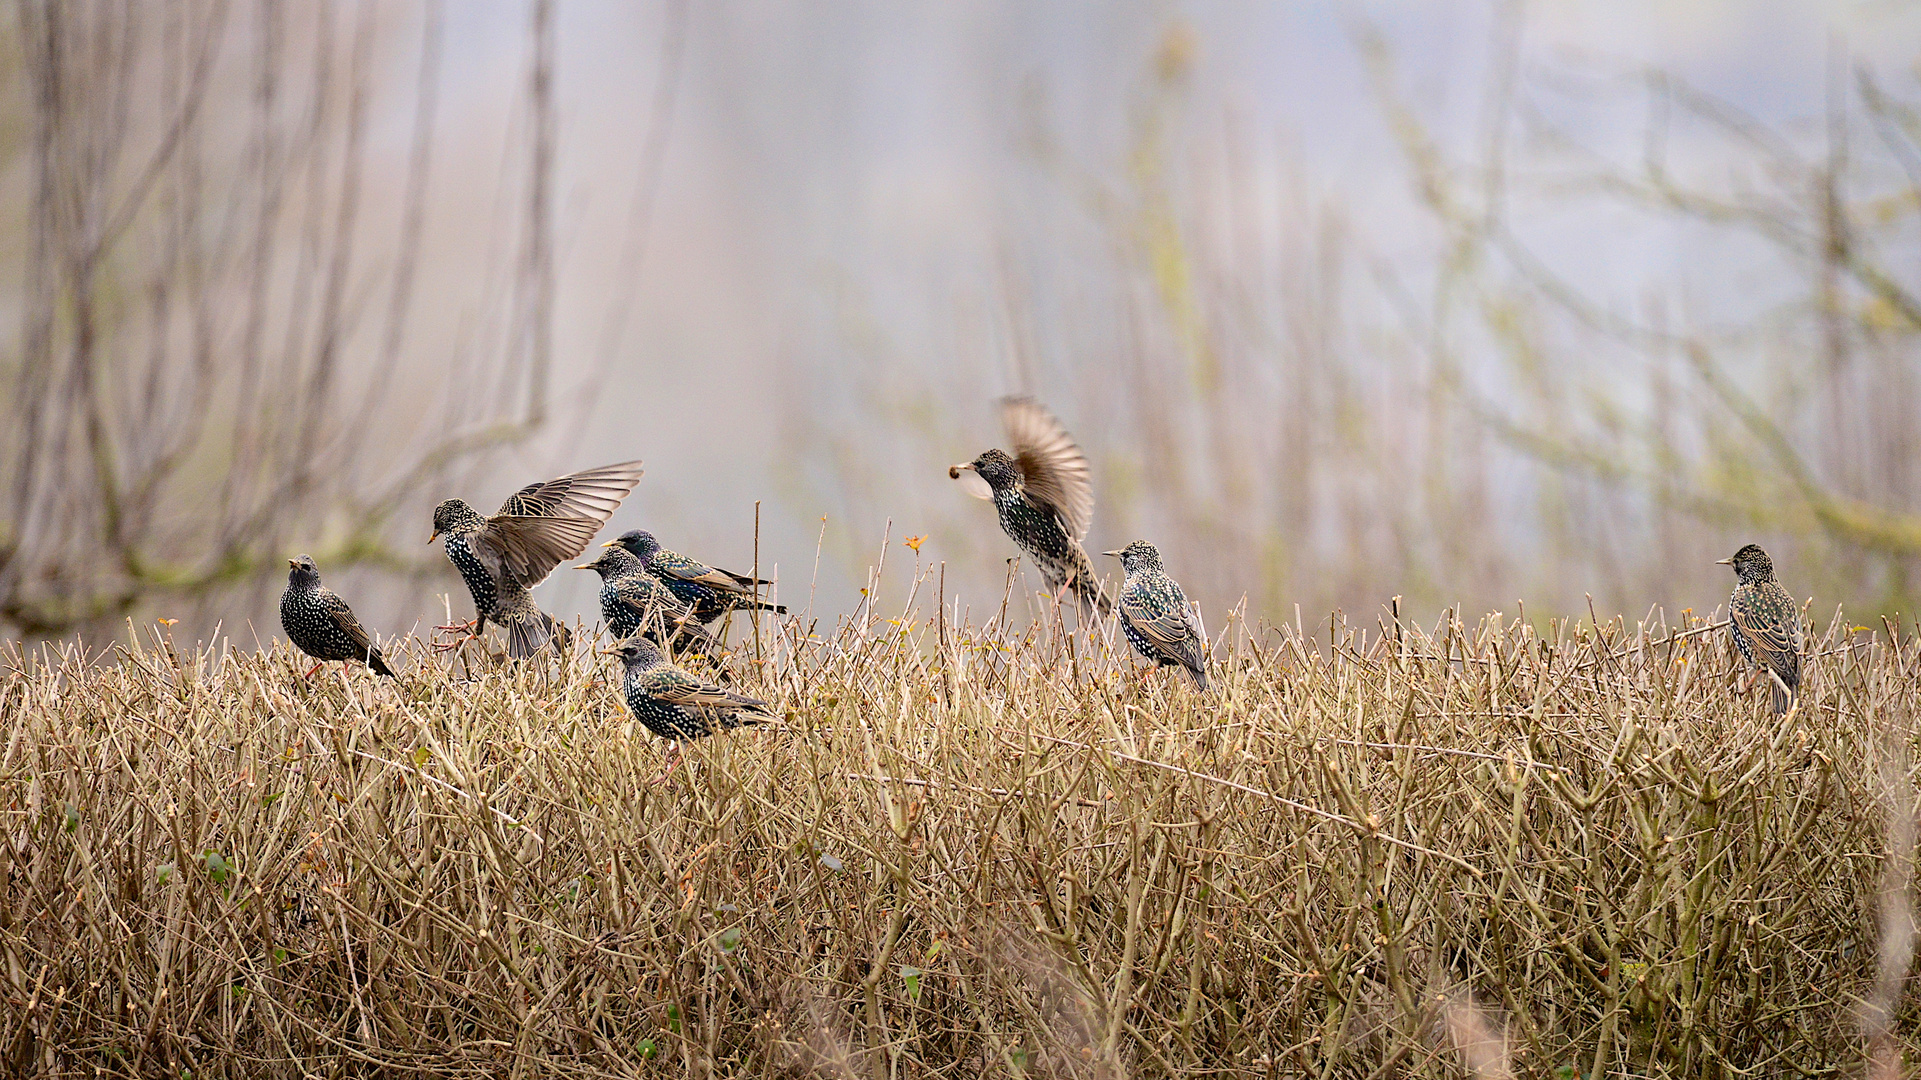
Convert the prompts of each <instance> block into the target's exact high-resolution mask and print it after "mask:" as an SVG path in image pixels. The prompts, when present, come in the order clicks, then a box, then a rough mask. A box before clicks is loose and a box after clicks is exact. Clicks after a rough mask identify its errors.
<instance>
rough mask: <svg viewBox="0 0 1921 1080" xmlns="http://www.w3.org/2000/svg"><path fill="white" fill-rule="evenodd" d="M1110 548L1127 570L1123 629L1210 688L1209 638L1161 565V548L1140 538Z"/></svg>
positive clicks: (1152, 655) (1144, 649)
mask: <svg viewBox="0 0 1921 1080" xmlns="http://www.w3.org/2000/svg"><path fill="white" fill-rule="evenodd" d="M1107 554H1109V555H1112V556H1114V557H1116V558H1118V559H1120V561H1121V568H1122V569H1124V570H1126V571H1127V580H1126V581H1124V582H1123V583H1122V584H1121V593H1120V601H1119V603H1118V605H1117V606H1118V607H1119V608H1120V613H1121V632H1122V633H1123V634H1126V635H1127V640H1128V642H1129V643H1131V644H1132V645H1133V646H1134V651H1135V652H1138V653H1140V654H1141V655H1142V656H1143V657H1145V658H1147V659H1148V660H1151V661H1153V662H1154V663H1155V664H1157V665H1167V666H1179V667H1183V668H1186V669H1187V673H1188V675H1189V676H1190V677H1191V678H1193V680H1194V685H1195V686H1197V687H1199V688H1200V689H1202V690H1205V689H1207V640H1206V638H1204V637H1202V635H1201V629H1200V625H1199V623H1198V622H1197V621H1196V620H1195V618H1194V612H1193V610H1192V609H1191V608H1189V607H1188V605H1187V593H1185V592H1183V591H1182V590H1181V585H1180V582H1178V581H1175V580H1174V579H1173V578H1171V577H1169V576H1168V575H1167V571H1166V570H1165V569H1164V568H1163V567H1162V566H1161V553H1160V551H1159V550H1157V549H1156V548H1155V547H1154V545H1153V544H1150V543H1148V542H1147V541H1145V540H1136V541H1134V542H1133V543H1131V544H1129V545H1127V546H1126V547H1124V548H1122V549H1120V550H1119V551H1110V552H1108V553H1107Z"/></svg>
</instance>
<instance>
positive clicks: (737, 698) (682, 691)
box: [641, 667, 767, 712]
mask: <svg viewBox="0 0 1921 1080" xmlns="http://www.w3.org/2000/svg"><path fill="white" fill-rule="evenodd" d="M641 680H642V682H641V685H642V688H643V689H644V690H645V691H646V692H647V694H648V696H649V697H653V698H656V699H658V700H660V701H664V702H666V703H668V704H669V705H679V706H681V707H683V708H688V709H753V710H755V711H757V712H765V711H766V709H767V703H766V702H764V701H761V700H759V699H757V698H750V697H746V696H744V695H741V694H734V693H729V692H728V691H726V690H723V689H721V688H720V687H718V686H715V685H714V684H713V683H710V682H706V681H703V680H701V679H699V678H696V677H695V676H693V675H689V674H688V673H687V672H685V671H682V670H680V669H679V668H677V667H657V668H655V669H654V670H652V671H649V672H647V673H646V674H645V675H642V676H641Z"/></svg>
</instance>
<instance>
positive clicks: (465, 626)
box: [427, 619, 480, 652]
mask: <svg viewBox="0 0 1921 1080" xmlns="http://www.w3.org/2000/svg"><path fill="white" fill-rule="evenodd" d="M479 621H480V620H479V619H474V620H471V621H469V622H464V623H454V624H452V625H450V626H436V627H434V640H433V641H432V642H430V643H428V646H427V647H428V648H430V649H432V650H433V651H435V652H452V651H454V650H455V649H458V648H460V647H461V646H462V645H465V644H467V643H468V642H469V641H472V640H474V639H475V638H477V637H479V636H480V635H479V634H477V633H475V632H474V626H475V624H477V623H478V622H479ZM461 631H466V634H465V636H462V637H456V638H454V639H453V640H451V641H442V640H440V635H441V634H442V633H454V634H458V633H460V632H461Z"/></svg>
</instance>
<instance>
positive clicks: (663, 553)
mask: <svg viewBox="0 0 1921 1080" xmlns="http://www.w3.org/2000/svg"><path fill="white" fill-rule="evenodd" d="M601 546H602V547H614V546H619V547H623V548H626V549H627V550H628V551H630V552H633V554H634V555H635V556H636V557H638V558H639V559H640V564H641V565H642V566H644V567H646V569H647V572H648V573H650V574H652V575H653V576H655V577H657V578H659V579H660V580H661V582H662V583H664V584H665V585H666V586H667V587H668V588H669V589H672V590H674V595H675V596H678V597H680V599H681V600H682V602H684V603H686V604H689V605H691V606H692V607H693V609H694V618H696V619H698V620H700V621H701V622H702V623H711V622H713V621H714V620H715V619H718V618H720V617H721V616H723V615H725V614H727V613H728V612H730V611H735V610H745V611H771V612H773V613H774V614H776V615H785V614H787V608H786V606H785V605H781V604H769V603H767V602H765V601H763V600H759V599H757V597H756V594H755V590H756V589H758V588H764V587H766V586H768V585H771V584H773V583H772V582H770V581H762V580H760V579H759V578H755V577H751V576H749V575H747V574H736V573H734V572H733V571H732V570H720V569H716V568H715V567H712V566H708V565H707V564H706V563H704V562H700V561H698V560H695V559H690V558H688V557H687V556H685V555H681V554H677V553H675V552H672V551H668V550H667V549H666V548H664V547H661V546H660V541H659V540H656V539H654V534H653V533H650V532H646V531H644V530H641V529H630V530H628V531H627V532H624V533H621V534H620V536H619V537H618V538H617V539H613V540H609V541H607V542H606V543H605V544H602V545H601ZM622 636H625V635H622Z"/></svg>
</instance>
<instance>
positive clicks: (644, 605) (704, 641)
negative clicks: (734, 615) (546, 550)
mask: <svg viewBox="0 0 1921 1080" xmlns="http://www.w3.org/2000/svg"><path fill="white" fill-rule="evenodd" d="M601 546H602V547H605V548H606V549H607V550H605V551H603V552H601V553H600V556H599V557H598V558H596V559H595V560H594V561H593V562H590V563H582V564H580V565H579V566H576V567H574V569H576V570H592V571H594V572H596V573H598V574H599V575H600V614H601V617H602V618H604V619H606V620H607V629H608V630H610V631H611V632H612V633H613V635H614V637H616V638H628V637H632V636H633V635H634V633H635V631H639V632H640V633H642V634H645V635H646V636H647V637H650V638H652V639H653V640H654V641H656V642H658V641H660V640H661V630H662V628H663V627H665V626H668V625H671V626H673V627H674V647H675V648H677V649H683V648H693V649H696V650H698V651H700V652H703V653H706V654H707V655H709V656H712V655H714V654H715V649H716V647H717V646H718V644H719V643H718V642H716V641H715V640H714V636H713V635H712V634H710V633H708V632H707V629H706V628H705V627H703V626H701V625H700V620H699V618H698V617H697V616H696V614H695V612H694V609H693V608H692V606H690V605H689V604H688V603H687V602H686V601H684V600H682V599H681V598H680V597H678V596H676V595H674V591H673V590H672V589H670V588H668V587H667V584H666V583H665V582H663V581H661V580H660V579H659V578H657V577H655V576H654V575H652V574H650V573H648V572H647V568H646V567H645V566H643V565H642V564H641V561H640V557H639V556H637V555H635V554H633V553H632V552H630V551H628V550H627V549H626V548H623V547H617V546H612V545H608V544H603V545H601Z"/></svg>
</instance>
